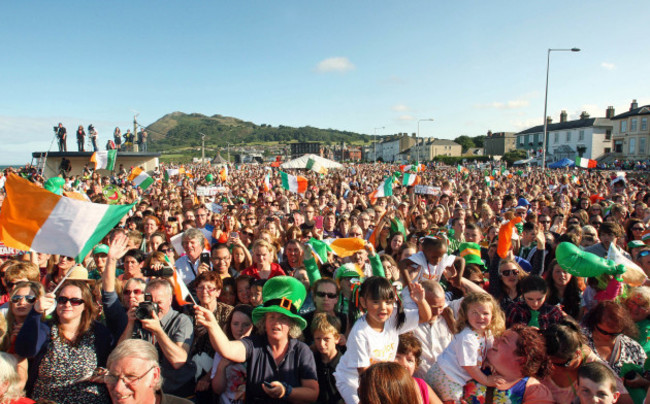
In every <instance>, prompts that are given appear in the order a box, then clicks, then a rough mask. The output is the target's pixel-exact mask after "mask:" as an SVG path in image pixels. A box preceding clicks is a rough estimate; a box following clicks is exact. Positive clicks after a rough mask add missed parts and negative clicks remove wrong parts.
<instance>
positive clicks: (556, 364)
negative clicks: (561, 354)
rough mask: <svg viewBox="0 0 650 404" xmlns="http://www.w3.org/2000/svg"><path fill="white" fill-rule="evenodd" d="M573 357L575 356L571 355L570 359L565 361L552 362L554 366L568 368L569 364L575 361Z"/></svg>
mask: <svg viewBox="0 0 650 404" xmlns="http://www.w3.org/2000/svg"><path fill="white" fill-rule="evenodd" d="M573 359H574V357H573V356H572V357H570V358H569V359H567V360H566V361H564V362H560V363H557V362H553V361H551V363H552V364H553V366H559V367H561V368H568V367H569V365H570V364H571V362H573Z"/></svg>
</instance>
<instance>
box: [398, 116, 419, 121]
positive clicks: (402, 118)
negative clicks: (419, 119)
mask: <svg viewBox="0 0 650 404" xmlns="http://www.w3.org/2000/svg"><path fill="white" fill-rule="evenodd" d="M397 119H398V120H400V121H413V120H415V118H414V117H413V116H411V115H400V116H399V117H398V118H397Z"/></svg>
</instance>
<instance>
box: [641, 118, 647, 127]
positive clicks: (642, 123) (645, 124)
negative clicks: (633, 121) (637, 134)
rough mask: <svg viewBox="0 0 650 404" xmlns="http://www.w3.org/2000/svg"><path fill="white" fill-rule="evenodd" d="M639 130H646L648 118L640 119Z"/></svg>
mask: <svg viewBox="0 0 650 404" xmlns="http://www.w3.org/2000/svg"><path fill="white" fill-rule="evenodd" d="M641 130H648V118H641Z"/></svg>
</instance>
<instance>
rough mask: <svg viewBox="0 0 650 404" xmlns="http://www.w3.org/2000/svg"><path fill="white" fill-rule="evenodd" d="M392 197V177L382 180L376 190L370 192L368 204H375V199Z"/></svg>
mask: <svg viewBox="0 0 650 404" xmlns="http://www.w3.org/2000/svg"><path fill="white" fill-rule="evenodd" d="M391 195H393V176H392V175H391V176H390V177H387V178H384V180H383V181H382V182H381V184H379V187H377V189H376V190H374V191H372V193H371V194H370V202H372V203H375V201H376V200H377V198H382V197H384V196H391Z"/></svg>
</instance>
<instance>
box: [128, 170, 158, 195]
mask: <svg viewBox="0 0 650 404" xmlns="http://www.w3.org/2000/svg"><path fill="white" fill-rule="evenodd" d="M129 181H131V182H132V183H133V185H135V186H136V187H140V188H141V189H142V190H143V191H144V190H145V189H147V188H148V187H149V185H151V184H153V178H151V177H150V176H149V174H147V173H146V172H145V171H144V170H143V169H142V168H140V167H136V168H134V169H133V171H131V174H129Z"/></svg>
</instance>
